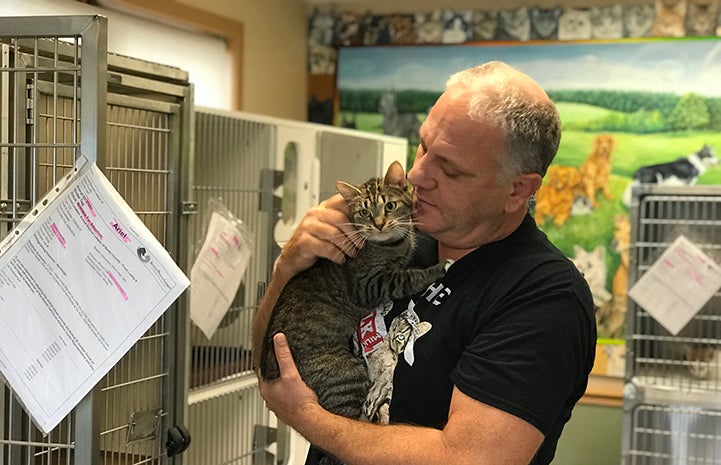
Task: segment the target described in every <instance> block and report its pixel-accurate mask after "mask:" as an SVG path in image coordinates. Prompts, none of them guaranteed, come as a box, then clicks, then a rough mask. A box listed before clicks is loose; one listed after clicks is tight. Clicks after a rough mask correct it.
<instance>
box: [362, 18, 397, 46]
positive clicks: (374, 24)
mask: <svg viewBox="0 0 721 465" xmlns="http://www.w3.org/2000/svg"><path fill="white" fill-rule="evenodd" d="M389 22H390V18H389V17H388V16H385V15H374V14H371V13H368V14H366V15H364V16H363V20H362V21H361V30H362V31H363V35H362V37H363V40H362V43H363V45H383V44H387V43H389V42H390V40H391V39H390V34H389V32H388V24H389Z"/></svg>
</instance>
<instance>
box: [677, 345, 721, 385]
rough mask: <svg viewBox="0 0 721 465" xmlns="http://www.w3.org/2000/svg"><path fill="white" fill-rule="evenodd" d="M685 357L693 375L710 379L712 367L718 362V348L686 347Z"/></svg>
mask: <svg viewBox="0 0 721 465" xmlns="http://www.w3.org/2000/svg"><path fill="white" fill-rule="evenodd" d="M684 355H685V358H686V361H687V363H688V371H689V374H690V375H691V376H693V377H694V378H698V379H708V378H709V377H710V375H711V371H712V367H713V366H714V365H715V364H716V363H717V360H716V350H714V349H712V348H708V347H688V346H687V347H686V348H685V354H684Z"/></svg>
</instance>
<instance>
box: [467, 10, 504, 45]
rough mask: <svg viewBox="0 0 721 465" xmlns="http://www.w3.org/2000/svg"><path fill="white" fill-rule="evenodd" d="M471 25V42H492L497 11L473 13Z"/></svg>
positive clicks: (495, 27) (496, 25)
mask: <svg viewBox="0 0 721 465" xmlns="http://www.w3.org/2000/svg"><path fill="white" fill-rule="evenodd" d="M472 23H473V35H472V37H471V39H472V40H493V39H494V38H495V37H496V29H497V27H498V11H497V10H489V11H481V10H479V11H474V12H473V19H472Z"/></svg>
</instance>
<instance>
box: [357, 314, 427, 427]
mask: <svg viewBox="0 0 721 465" xmlns="http://www.w3.org/2000/svg"><path fill="white" fill-rule="evenodd" d="M411 302H412V301H411ZM431 327H432V325H431V323H429V322H427V321H421V320H420V318H419V317H418V314H417V313H416V312H415V310H414V305H413V304H412V303H411V304H409V308H408V309H406V310H404V311H403V312H402V313H401V314H400V315H398V316H397V317H395V318H394V319H393V321H392V322H391V325H390V327H389V328H388V334H387V336H386V337H385V338H384V340H383V342H382V343H381V344H379V346H378V348H377V349H375V350H374V351H373V352H371V353H370V354H369V355H368V374H369V378H370V380H371V387H370V389H369V391H368V396H367V398H366V401H365V403H364V404H363V414H364V415H365V416H366V417H367V418H369V419H370V420H371V421H373V422H375V423H379V424H383V425H386V424H388V423H390V404H391V399H392V398H393V374H394V372H395V368H396V364H397V363H398V358H399V357H401V356H404V357H405V351H406V348H407V347H408V344H413V342H411V341H415V339H417V338H420V337H422V336H423V335H424V334H426V333H427V332H428V331H430V329H431Z"/></svg>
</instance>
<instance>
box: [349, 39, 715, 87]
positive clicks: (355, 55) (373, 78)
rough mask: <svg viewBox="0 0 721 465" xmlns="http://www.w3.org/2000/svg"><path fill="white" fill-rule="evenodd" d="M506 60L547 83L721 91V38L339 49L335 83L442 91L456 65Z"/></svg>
mask: <svg viewBox="0 0 721 465" xmlns="http://www.w3.org/2000/svg"><path fill="white" fill-rule="evenodd" d="M490 60H501V61H505V62H507V63H509V64H511V65H513V66H515V67H516V68H518V69H520V70H521V71H523V72H524V73H526V74H528V75H530V76H531V77H532V78H534V79H535V80H536V81H537V82H538V83H539V84H540V85H541V86H542V87H544V88H545V89H547V90H560V89H608V90H614V89H616V90H625V91H628V90H640V91H649V92H674V93H677V94H683V93H687V92H695V93H699V94H702V95H706V96H709V97H711V96H721V40H719V39H716V38H704V39H688V38H687V39H680V40H653V39H651V40H621V41H614V42H583V43H580V42H579V43H558V42H554V43H548V44H545V43H534V44H525V45H508V44H493V43H488V44H482V45H458V46H416V47H392V46H385V47H349V48H341V49H340V50H339V57H338V70H337V80H338V88H339V89H340V90H343V89H348V90H349V89H388V88H393V89H395V90H405V89H416V90H442V89H443V84H444V82H445V80H446V78H447V77H448V76H449V75H450V74H452V73H453V72H455V71H459V70H461V69H464V68H468V67H471V66H474V65H476V64H479V63H483V62H486V61H490Z"/></svg>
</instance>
